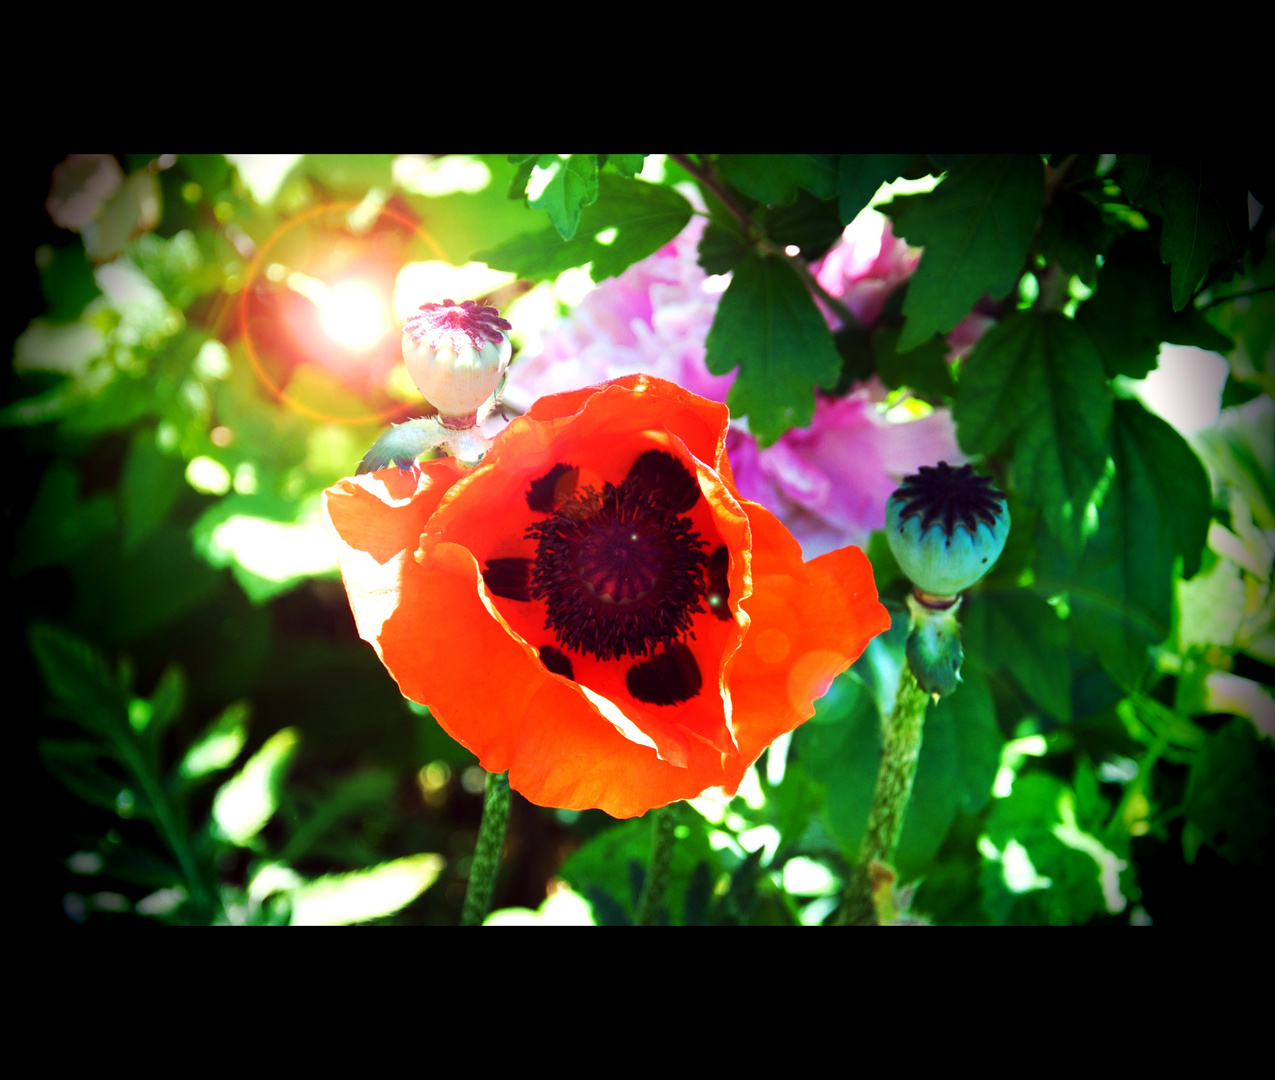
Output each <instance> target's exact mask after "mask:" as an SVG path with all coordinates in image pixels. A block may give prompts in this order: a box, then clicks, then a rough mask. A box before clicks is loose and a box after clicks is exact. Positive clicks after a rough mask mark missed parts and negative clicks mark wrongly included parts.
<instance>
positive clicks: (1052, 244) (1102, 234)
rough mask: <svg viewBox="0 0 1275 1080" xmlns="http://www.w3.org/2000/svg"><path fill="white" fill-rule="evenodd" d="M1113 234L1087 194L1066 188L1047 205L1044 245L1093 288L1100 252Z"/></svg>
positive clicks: (1052, 257)
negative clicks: (1109, 233) (1110, 234)
mask: <svg viewBox="0 0 1275 1080" xmlns="http://www.w3.org/2000/svg"><path fill="white" fill-rule="evenodd" d="M1108 241H1109V238H1108V236H1107V229H1106V226H1105V225H1104V224H1103V220H1102V214H1101V213H1100V212H1099V210H1098V208H1097V207H1096V206H1095V205H1094V204H1093V203H1092V202H1090V201H1089V200H1088V199H1086V198H1085V197H1084V196H1083V195H1077V194H1076V193H1075V192H1074V191H1062V192H1060V193H1059V194H1058V195H1057V197H1056V198H1055V199H1054V201H1053V202H1052V203H1050V205H1049V206H1048V207H1046V208H1045V213H1044V216H1043V217H1042V219H1041V227H1040V249H1041V252H1042V254H1044V256H1045V258H1046V259H1049V260H1051V261H1054V260H1056V261H1057V262H1058V264H1059V265H1060V266H1062V268H1063V269H1064V270H1065V271H1067V273H1069V274H1075V275H1076V276H1077V277H1079V278H1080V280H1081V281H1083V282H1084V283H1085V284H1086V285H1087V286H1088V287H1089V288H1091V289H1092V288H1093V287H1094V282H1095V281H1096V280H1097V277H1098V256H1099V255H1101V254H1102V253H1103V252H1104V251H1105V250H1106V249H1107V244H1108Z"/></svg>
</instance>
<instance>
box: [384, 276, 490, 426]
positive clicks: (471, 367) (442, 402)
mask: <svg viewBox="0 0 1275 1080" xmlns="http://www.w3.org/2000/svg"><path fill="white" fill-rule="evenodd" d="M509 329H511V326H510V324H509V322H508V321H507V320H505V319H502V318H500V313H499V312H498V311H497V310H496V308H494V307H482V306H481V305H479V304H477V303H475V302H474V301H473V300H466V301H464V302H463V303H460V304H457V303H455V302H453V301H452V300H444V301H443V302H442V303H441V304H422V305H421V307H420V310H419V311H417V313H416V314H415V315H413V316H412V317H411V318H409V319H408V320H407V325H406V326H404V327H403V362H404V363H405V364H406V365H407V371H408V374H410V375H411V376H412V381H413V382H414V383H416V386H417V388H418V389H419V390H420V392H421V393H422V394H423V395H424V396H425V399H426V400H427V401H428V402H429V403H430V404H431V405H433V406H434V407H435V408H436V409H437V410H438V415H439V419H440V421H441V422H442V423H443V425H444V426H446V427H472V426H473V425H474V423H476V420H477V412H478V409H479V408H480V407H481V406H482V405H483V403H484V402H486V401H487V399H488V398H490V397H491V396H492V395H493V394H494V393H495V392H496V391H497V390H498V389H499V387H500V382H501V379H502V378H503V377H504V374H505V368H506V367H507V366H508V364H509V355H510V352H511V347H510V344H509V338H508V337H507V336H506V333H505V332H506V331H508V330H509Z"/></svg>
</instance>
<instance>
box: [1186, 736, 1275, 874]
mask: <svg viewBox="0 0 1275 1080" xmlns="http://www.w3.org/2000/svg"><path fill="white" fill-rule="evenodd" d="M1263 764H1264V765H1265V766H1266V768H1265V769H1263ZM1271 764H1272V762H1271V753H1270V748H1269V746H1268V745H1264V744H1263V743H1262V742H1261V740H1259V739H1258V736H1257V732H1256V730H1255V729H1254V727H1253V725H1252V723H1251V722H1249V721H1248V720H1245V719H1242V718H1240V717H1236V718H1235V719H1233V720H1230V721H1228V722H1227V723H1226V725H1225V726H1224V727H1222V728H1220V729H1219V730H1218V731H1216V732H1213V733H1211V734H1209V736H1208V737H1207V738H1206V740H1205V742H1204V745H1203V746H1202V747H1201V748H1200V750H1199V751H1198V752H1197V754H1196V755H1195V757H1194V759H1193V761H1192V764H1191V775H1190V778H1189V779H1188V781H1187V789H1186V801H1185V803H1184V809H1185V810H1186V816H1187V820H1188V821H1189V822H1191V823H1192V824H1193V825H1195V827H1196V828H1198V829H1199V830H1200V832H1201V833H1203V834H1204V839H1205V841H1206V842H1207V843H1208V844H1210V845H1211V846H1212V847H1214V848H1215V849H1216V850H1217V851H1218V852H1219V853H1220V854H1221V855H1223V856H1224V857H1225V858H1227V859H1228V860H1230V861H1231V862H1246V861H1254V862H1261V861H1262V855H1263V847H1264V841H1265V839H1266V835H1267V833H1268V832H1269V831H1270V820H1271V811H1270V779H1269V778H1270V776H1271ZM1263 773H1265V775H1263Z"/></svg>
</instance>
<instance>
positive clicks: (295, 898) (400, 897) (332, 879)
mask: <svg viewBox="0 0 1275 1080" xmlns="http://www.w3.org/2000/svg"><path fill="white" fill-rule="evenodd" d="M445 865H446V860H444V859H443V857H442V856H441V855H410V856H408V857H407V858H405V859H395V860H393V861H392V862H386V863H381V864H380V865H379V866H373V867H371V868H369V869H367V870H359V871H357V872H355V873H352V874H330V875H328V876H326V877H321V878H319V879H318V880H317V881H312V882H309V883H308V884H306V885H302V886H301V887H300V888H299V889H297V890H296V892H294V893H293V894H292V925H293V926H349V925H350V924H351V923H357V922H366V921H367V920H368V919H378V918H381V917H382V916H385V915H393V914H394V912H396V911H398V910H400V909H401V908H404V907H406V906H407V905H408V904H410V903H411V902H412V901H413V900H415V899H416V898H417V897H418V896H420V894H421V893H423V892H424V891H425V890H426V889H428V888H429V887H430V886H431V885H433V884H434V882H435V881H437V880H438V875H439V874H440V873H442V870H443V867H444V866H445Z"/></svg>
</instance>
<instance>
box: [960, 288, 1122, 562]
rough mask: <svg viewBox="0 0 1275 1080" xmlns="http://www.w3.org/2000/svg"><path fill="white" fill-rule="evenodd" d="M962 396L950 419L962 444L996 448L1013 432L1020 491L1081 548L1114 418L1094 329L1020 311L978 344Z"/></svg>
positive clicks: (1071, 547) (1070, 544) (968, 448)
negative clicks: (1091, 334) (1092, 334)
mask: <svg viewBox="0 0 1275 1080" xmlns="http://www.w3.org/2000/svg"><path fill="white" fill-rule="evenodd" d="M959 394H960V396H959V397H958V398H957V401H956V404H955V406H954V407H953V410H952V417H953V419H954V420H955V422H956V428H957V438H958V439H959V441H960V444H961V448H962V449H963V450H965V452H966V453H968V454H992V453H995V452H996V451H998V450H1000V449H1001V448H1002V447H1004V446H1005V445H1006V444H1007V443H1008V442H1009V441H1010V439H1011V438H1013V437H1016V438H1017V448H1016V453H1015V459H1014V462H1015V465H1014V468H1015V474H1016V478H1017V486H1018V490H1019V492H1020V493H1021V494H1022V495H1023V497H1024V499H1025V500H1026V501H1027V502H1028V504H1029V505H1034V506H1039V507H1041V509H1042V511H1043V513H1044V516H1045V520H1046V521H1047V522H1048V523H1049V527H1050V529H1051V530H1052V531H1053V532H1054V533H1055V535H1057V536H1059V537H1060V538H1061V539H1062V540H1063V542H1064V544H1065V545H1066V546H1067V549H1068V551H1071V552H1073V553H1078V552H1079V551H1080V550H1081V548H1082V547H1083V546H1084V541H1085V535H1086V532H1087V530H1088V529H1089V528H1090V527H1091V525H1092V510H1091V507H1093V506H1094V505H1095V504H1096V502H1097V501H1098V499H1099V498H1100V494H1101V492H1100V488H1101V485H1102V483H1103V482H1104V479H1105V476H1106V463H1107V447H1106V434H1107V429H1108V427H1109V426H1110V423H1111V397H1110V393H1109V391H1108V389H1107V384H1106V380H1105V378H1104V377H1103V370H1102V361H1101V360H1100V359H1099V358H1098V354H1097V353H1096V352H1095V351H1094V348H1093V345H1092V344H1091V343H1090V341H1089V338H1088V336H1087V335H1086V334H1085V333H1084V331H1083V330H1081V329H1080V328H1079V327H1077V326H1076V325H1075V324H1074V323H1073V322H1072V321H1071V320H1070V319H1068V318H1066V317H1065V316H1063V315H1061V314H1059V313H1058V312H1039V311H1019V312H1016V313H1015V314H1013V315H1011V316H1010V317H1009V318H1008V319H1006V320H1005V321H1004V322H1002V323H999V324H998V325H996V326H994V327H992V328H991V329H990V330H989V331H988V332H987V333H986V334H984V335H983V337H982V339H981V340H980V341H979V343H978V344H977V345H976V346H975V347H974V351H973V353H971V355H970V357H969V359H968V360H966V362H965V366H964V368H963V369H962V372H961V383H960V391H959Z"/></svg>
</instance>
